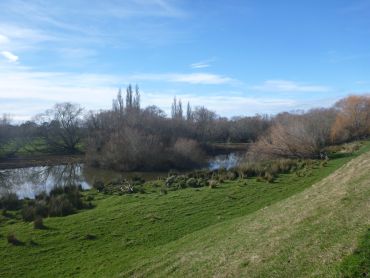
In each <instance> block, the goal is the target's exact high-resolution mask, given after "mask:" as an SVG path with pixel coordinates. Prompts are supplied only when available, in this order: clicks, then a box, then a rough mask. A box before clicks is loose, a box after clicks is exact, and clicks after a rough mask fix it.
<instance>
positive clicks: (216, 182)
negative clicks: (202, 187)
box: [208, 180, 218, 188]
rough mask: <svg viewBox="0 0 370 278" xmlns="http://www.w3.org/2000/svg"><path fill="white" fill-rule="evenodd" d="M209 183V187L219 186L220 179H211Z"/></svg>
mask: <svg viewBox="0 0 370 278" xmlns="http://www.w3.org/2000/svg"><path fill="white" fill-rule="evenodd" d="M208 184H209V188H216V187H217V186H218V181H217V180H209V181H208Z"/></svg>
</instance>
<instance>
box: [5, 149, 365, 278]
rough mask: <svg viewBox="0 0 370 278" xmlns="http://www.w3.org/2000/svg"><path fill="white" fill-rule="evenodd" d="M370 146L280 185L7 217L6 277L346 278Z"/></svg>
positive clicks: (100, 199)
mask: <svg viewBox="0 0 370 278" xmlns="http://www.w3.org/2000/svg"><path fill="white" fill-rule="evenodd" d="M369 149H370V145H369V144H368V143H367V144H366V145H365V146H364V147H362V149H361V150H360V151H359V152H358V153H357V154H354V155H352V156H342V157H340V156H338V158H336V159H333V160H330V161H329V163H328V165H327V166H326V167H318V168H316V169H314V170H313V171H312V173H311V174H310V175H309V176H306V177H297V176H296V175H295V174H285V175H281V176H280V177H279V178H278V180H277V181H276V182H274V183H265V182H257V181H256V180H255V179H247V180H242V181H227V182H225V183H224V184H222V186H220V187H219V188H216V189H210V188H200V189H184V190H178V191H174V192H169V193H168V194H166V195H160V194H159V193H148V194H135V195H124V196H106V195H103V194H100V193H96V192H94V191H90V192H87V193H86V194H88V195H91V196H94V204H95V205H96V207H95V208H94V209H90V210H86V211H82V212H79V213H78V214H75V215H70V216H67V217H61V218H48V219H46V220H45V221H44V224H45V225H46V226H47V229H44V230H35V229H33V224H32V223H24V222H22V221H21V220H18V219H17V218H13V219H12V218H5V217H3V216H0V219H1V220H0V229H1V230H0V260H1V264H0V277H52V276H54V277H76V276H77V277H78V276H81V277H126V276H138V277H147V276H158V277H168V276H173V277H202V276H203V277H212V276H214V277H240V276H244V277H309V276H312V277H337V276H339V274H340V272H341V269H344V267H345V266H343V264H344V263H345V262H344V263H342V261H343V259H344V261H345V258H346V257H347V258H350V257H351V256H352V255H351V254H352V253H353V251H354V250H355V249H356V246H357V244H358V243H359V242H360V241H359V240H360V238H361V237H362V238H363V237H364V236H365V235H366V230H367V227H369V225H370V215H369V211H370V210H369V209H370V204H369V200H370V182H369V180H370V173H369V165H370V164H369V162H370V153H367V152H368V151H369ZM360 154H362V155H361V156H359V155H360ZM356 156H359V157H357V158H356V159H353V158H355V157H356ZM352 159H353V160H352ZM350 160H352V161H351V162H349V161H350ZM347 162H349V163H348V164H346V163H347ZM344 164H346V165H345V166H344V167H343V168H341V169H340V170H338V169H339V168H340V167H342V166H343V165H344ZM336 170H338V171H336ZM312 185H313V186H312ZM9 233H14V234H15V235H16V237H17V238H18V239H19V240H20V241H22V242H23V243H24V244H23V245H20V246H12V245H10V244H8V243H7V241H6V236H7V235H8V234H9ZM347 260H349V259H347ZM365 263H366V262H365ZM355 264H356V262H355V263H352V264H351V265H355Z"/></svg>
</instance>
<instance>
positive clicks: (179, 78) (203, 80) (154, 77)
mask: <svg viewBox="0 0 370 278" xmlns="http://www.w3.org/2000/svg"><path fill="white" fill-rule="evenodd" d="M128 78H129V79H130V80H135V81H140V80H143V81H145V80H148V81H164V82H177V83H188V84H203V85H217V84H231V83H233V82H235V80H234V79H232V78H230V77H227V76H222V75H218V74H212V73H163V74H136V75H131V76H129V77H128Z"/></svg>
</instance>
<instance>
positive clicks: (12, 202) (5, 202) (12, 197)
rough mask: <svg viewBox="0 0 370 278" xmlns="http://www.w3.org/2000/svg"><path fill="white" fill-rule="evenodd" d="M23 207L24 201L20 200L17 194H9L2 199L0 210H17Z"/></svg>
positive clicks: (0, 199) (0, 200)
mask: <svg viewBox="0 0 370 278" xmlns="http://www.w3.org/2000/svg"><path fill="white" fill-rule="evenodd" d="M21 207H22V201H21V200H19V198H18V196H17V194H15V193H12V192H10V193H7V194H5V195H4V196H2V197H1V198H0V208H2V209H6V210H17V209H20V208H21Z"/></svg>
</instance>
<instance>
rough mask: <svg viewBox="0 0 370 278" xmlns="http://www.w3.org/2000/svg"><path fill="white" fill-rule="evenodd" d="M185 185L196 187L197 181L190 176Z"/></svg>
mask: <svg viewBox="0 0 370 278" xmlns="http://www.w3.org/2000/svg"><path fill="white" fill-rule="evenodd" d="M186 186H187V187H198V182H197V180H196V179H195V178H190V179H188V180H187V181H186Z"/></svg>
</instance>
